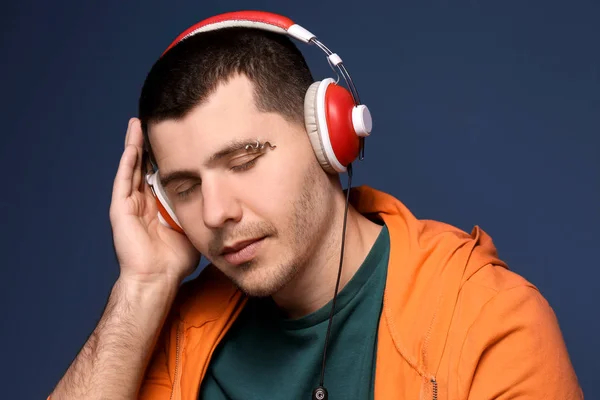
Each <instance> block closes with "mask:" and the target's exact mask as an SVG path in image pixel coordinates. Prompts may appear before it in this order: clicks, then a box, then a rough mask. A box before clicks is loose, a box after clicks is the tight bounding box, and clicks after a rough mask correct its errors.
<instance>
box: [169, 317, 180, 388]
mask: <svg viewBox="0 0 600 400" xmlns="http://www.w3.org/2000/svg"><path fill="white" fill-rule="evenodd" d="M179 332H180V327H179V326H178V327H177V339H176V350H175V374H174V375H173V385H172V387H171V397H170V400H173V395H174V394H175V385H176V384H177V378H178V377H177V374H178V372H179Z"/></svg>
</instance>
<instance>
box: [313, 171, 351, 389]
mask: <svg viewBox="0 0 600 400" xmlns="http://www.w3.org/2000/svg"><path fill="white" fill-rule="evenodd" d="M351 186H352V164H349V165H348V188H347V190H346V207H345V210H344V226H343V228H342V250H341V255H340V266H339V268H338V275H337V281H336V283H335V292H334V293H333V301H332V303H331V311H330V312H329V323H328V324H327V334H326V336H325V345H324V347H323V364H322V365H321V378H320V380H319V386H318V387H317V388H316V389H315V390H313V397H312V398H313V400H326V399H327V398H328V394H327V389H325V386H323V382H324V381H325V362H326V359H327V345H328V344H329V336H330V334H331V324H332V322H333V314H334V312H335V301H336V299H337V294H338V289H339V287H340V278H341V276H342V264H343V263H344V243H345V242H346V240H345V239H346V221H347V219H348V205H349V203H350V188H351Z"/></svg>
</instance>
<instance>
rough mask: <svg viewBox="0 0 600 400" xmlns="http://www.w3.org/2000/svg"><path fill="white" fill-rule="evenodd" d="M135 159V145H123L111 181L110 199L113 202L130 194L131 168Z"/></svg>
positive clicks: (131, 187) (131, 184)
mask: <svg viewBox="0 0 600 400" xmlns="http://www.w3.org/2000/svg"><path fill="white" fill-rule="evenodd" d="M136 159H137V149H136V147H135V146H132V145H128V146H127V147H125V150H124V151H123V155H122V156H121V161H120V162H119V168H118V169H117V174H116V175H115V180H114V183H113V193H112V201H113V203H114V204H116V203H117V202H119V201H122V200H124V199H127V197H129V196H130V195H131V192H132V189H133V170H134V168H135V164H136Z"/></svg>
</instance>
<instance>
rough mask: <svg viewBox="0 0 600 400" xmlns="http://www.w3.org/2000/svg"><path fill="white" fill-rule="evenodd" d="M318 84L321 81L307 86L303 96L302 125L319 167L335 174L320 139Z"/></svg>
mask: <svg viewBox="0 0 600 400" xmlns="http://www.w3.org/2000/svg"><path fill="white" fill-rule="evenodd" d="M320 84H321V81H317V82H314V83H313V84H312V85H310V86H309V88H308V90H307V91H306V95H305V96H304V125H305V127H306V132H307V133H308V138H309V139H310V143H311V144H312V147H313V150H314V152H315V155H316V156H317V160H319V164H321V167H322V168H323V169H324V170H325V171H327V172H330V173H335V170H334V169H333V167H332V166H331V164H330V163H329V161H328V159H327V157H326V156H325V151H324V150H323V139H322V138H321V131H320V128H319V123H318V121H317V115H318V114H317V91H318V89H319V85H320Z"/></svg>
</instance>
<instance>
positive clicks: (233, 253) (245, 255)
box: [221, 237, 266, 265]
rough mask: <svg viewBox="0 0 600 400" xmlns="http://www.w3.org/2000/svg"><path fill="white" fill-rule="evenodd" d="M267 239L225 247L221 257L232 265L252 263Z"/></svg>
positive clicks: (262, 238) (251, 240)
mask: <svg viewBox="0 0 600 400" xmlns="http://www.w3.org/2000/svg"><path fill="white" fill-rule="evenodd" d="M265 238H266V237H261V238H256V239H250V240H244V241H240V242H236V243H234V244H233V245H231V246H225V247H224V248H223V251H222V252H221V256H222V257H223V258H224V259H225V260H226V261H227V262H228V263H230V264H233V265H240V264H243V263H246V262H248V261H251V260H252V259H253V258H254V257H255V256H256V252H257V251H258V249H259V248H260V246H261V245H262V243H263V242H264V239H265Z"/></svg>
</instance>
